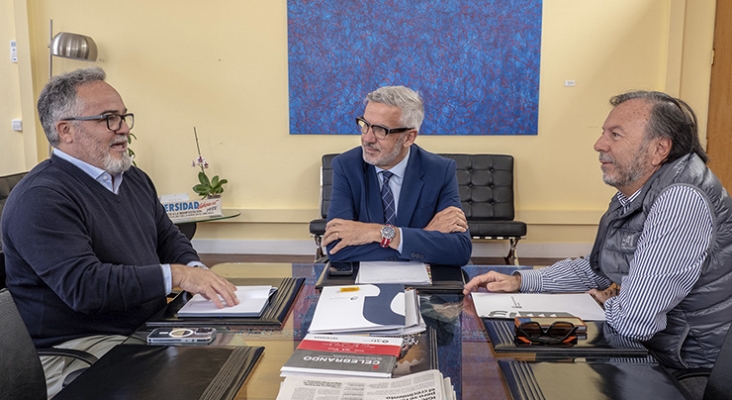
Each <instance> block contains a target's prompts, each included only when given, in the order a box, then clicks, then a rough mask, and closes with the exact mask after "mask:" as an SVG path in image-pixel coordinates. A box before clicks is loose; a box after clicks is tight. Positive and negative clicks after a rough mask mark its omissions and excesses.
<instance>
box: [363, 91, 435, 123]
mask: <svg viewBox="0 0 732 400" xmlns="http://www.w3.org/2000/svg"><path fill="white" fill-rule="evenodd" d="M370 101H373V102H375V103H381V104H386V105H389V106H394V107H398V108H399V109H400V110H402V116H401V121H400V123H401V124H402V126H404V127H405V128H414V129H416V130H419V127H420V126H422V121H423V120H424V104H423V103H422V98H421V97H420V96H419V93H417V92H415V91H414V90H412V89H410V88H408V87H405V86H382V87H380V88H378V89H376V90H374V91H373V92H371V93H369V94H368V95H367V96H366V99H364V101H363V102H364V103H365V104H368V103H369V102H370Z"/></svg>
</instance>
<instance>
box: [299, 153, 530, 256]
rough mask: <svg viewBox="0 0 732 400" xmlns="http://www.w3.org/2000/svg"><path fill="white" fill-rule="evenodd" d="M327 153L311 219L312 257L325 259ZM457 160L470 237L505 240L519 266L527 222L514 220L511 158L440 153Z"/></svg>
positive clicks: (329, 187)
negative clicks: (317, 209) (316, 210)
mask: <svg viewBox="0 0 732 400" xmlns="http://www.w3.org/2000/svg"><path fill="white" fill-rule="evenodd" d="M337 155H338V154H326V155H324V156H323V159H322V167H321V178H320V179H321V185H320V186H321V191H320V193H321V201H320V215H321V218H319V219H315V220H312V221H311V222H310V233H311V234H312V235H313V237H314V238H315V245H316V250H315V260H316V261H318V262H324V261H325V260H326V259H327V256H326V255H325V254H324V253H323V250H322V238H323V234H325V224H326V218H327V216H328V206H329V205H330V196H331V193H332V192H333V167H332V162H333V158H334V157H335V156H337ZM440 155H441V156H443V157H447V158H452V159H453V160H455V162H456V163H457V180H458V189H459V190H460V201H461V203H462V208H463V212H465V216H466V217H467V219H468V226H469V227H470V235H471V236H472V238H473V239H493V240H508V241H509V245H510V247H509V251H508V255H507V256H506V257H505V260H506V263H507V264H511V263H514V264H516V265H518V255H517V253H516V245H517V244H518V241H519V240H520V239H521V238H522V237H524V236H526V224H525V223H524V222H521V221H514V205H513V203H514V197H513V157H512V156H509V155H501V154H440Z"/></svg>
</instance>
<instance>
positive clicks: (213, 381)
mask: <svg viewBox="0 0 732 400" xmlns="http://www.w3.org/2000/svg"><path fill="white" fill-rule="evenodd" d="M263 350H264V347H248V346H241V347H216V346H203V347H202V346H146V345H135V344H122V345H118V346H115V347H114V348H112V350H110V351H109V352H108V353H107V354H105V355H104V356H102V358H100V359H99V361H97V362H96V363H94V364H92V365H91V366H90V367H89V368H88V369H87V370H86V371H84V372H83V373H82V374H81V375H79V376H78V377H77V378H76V379H74V380H73V381H72V382H71V384H69V386H67V387H65V388H64V389H63V390H62V391H61V392H60V393H59V394H58V395H56V396H55V397H54V399H55V400H67V399H69V400H70V399H73V400H81V399H107V400H115V399H120V400H122V399H124V400H128V399H176V400H199V399H205V400H225V399H233V398H234V397H235V396H236V394H237V392H238V391H239V389H240V388H241V385H242V384H243V383H244V381H245V380H246V377H247V375H248V374H249V373H250V372H251V370H252V368H253V367H254V365H255V363H256V362H257V360H258V359H259V356H260V355H261V354H262V351H263Z"/></svg>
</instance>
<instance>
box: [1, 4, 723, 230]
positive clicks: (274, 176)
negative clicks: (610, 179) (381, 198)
mask: <svg viewBox="0 0 732 400" xmlns="http://www.w3.org/2000/svg"><path fill="white" fill-rule="evenodd" d="M286 3H287V2H286V1H284V0H280V1H274V0H247V1H241V0H214V1H209V2H202V1H199V0H180V1H170V0H168V1H150V0H129V1H124V2H107V1H98V0H65V1H63V2H60V1H52V0H33V1H30V0H25V1H23V0H14V1H13V3H12V5H10V4H9V0H6V1H5V2H4V3H3V6H2V7H3V8H2V9H0V11H2V15H3V16H2V17H0V18H2V22H3V24H4V25H3V27H2V28H0V38H2V39H3V40H2V41H1V42H2V43H7V40H5V39H8V37H10V38H12V35H13V28H12V27H7V26H6V23H8V24H12V23H13V21H12V20H10V18H9V17H8V16H7V15H10V14H11V12H12V14H13V15H15V21H14V23H15V31H16V32H15V33H16V34H17V35H19V36H23V35H25V36H27V37H28V39H27V40H28V43H27V46H28V48H29V51H30V57H28V54H25V55H23V56H24V57H25V58H24V59H22V60H21V62H20V63H19V64H12V65H10V67H8V64H9V63H8V62H5V63H2V62H0V72H2V74H1V76H2V77H0V82H2V85H3V88H5V87H6V86H12V87H15V88H16V89H14V90H16V93H15V94H13V93H10V94H8V93H5V90H3V93H2V94H0V96H1V97H0V100H2V101H3V107H2V111H0V117H2V118H3V120H2V121H0V138H2V146H3V147H2V149H1V150H0V151H1V152H2V157H0V159H4V158H5V157H6V153H8V152H9V150H6V146H5V143H6V138H7V137H9V136H11V135H12V134H13V133H11V132H9V131H10V123H9V121H7V123H6V120H5V119H6V118H9V116H8V114H10V116H13V117H16V116H15V115H16V114H17V113H18V111H17V110H19V109H20V108H21V106H20V105H18V104H17V102H18V101H19V100H18V98H19V97H20V98H21V100H20V101H21V103H23V104H25V107H23V119H24V120H25V125H26V131H25V132H24V137H25V139H24V144H23V145H22V146H23V147H24V148H27V147H28V143H30V141H31V140H32V139H31V138H34V137H35V135H41V134H42V131H41V128H40V126H39V125H38V124H36V126H35V127H34V126H32V124H31V121H33V120H37V117H36V116H35V115H32V114H30V113H31V111H30V109H29V106H28V105H29V104H31V103H29V102H28V100H27V99H28V98H29V97H32V98H36V97H37V94H38V92H39V91H40V89H41V88H42V86H43V84H44V83H45V82H46V80H47V77H48V49H47V44H48V35H49V34H48V21H49V19H53V20H54V30H55V31H56V32H58V31H67V32H74V33H81V34H85V35H88V36H91V37H93V38H94V40H95V41H96V42H97V45H98V46H99V60H98V61H97V62H96V64H95V65H99V66H101V67H103V68H104V69H105V70H106V71H107V74H108V82H109V83H111V84H112V85H113V86H115V87H116V88H117V89H118V90H119V92H120V93H121V94H122V96H123V98H124V100H125V102H126V104H127V107H128V108H129V110H130V111H131V112H134V113H135V117H136V122H135V123H136V125H135V129H134V133H135V134H136V135H137V137H138V140H137V141H135V142H134V143H133V145H132V147H133V149H134V150H135V151H136V153H137V155H138V159H137V164H138V166H140V167H141V168H142V169H144V170H145V171H146V172H148V173H149V174H150V176H151V177H152V178H153V180H154V181H155V183H156V185H157V187H158V190H159V192H160V193H177V192H183V191H190V187H191V186H192V185H193V184H194V183H195V181H196V171H195V170H194V169H192V168H191V167H190V162H191V160H192V159H193V158H194V157H195V156H196V148H195V142H194V138H193V127H194V126H195V127H196V128H197V130H198V132H199V137H200V139H201V150H202V152H203V154H204V156H205V157H206V158H207V159H208V160H209V162H210V163H211V165H212V167H211V170H210V172H212V173H213V174H220V175H222V176H224V177H226V178H227V179H228V180H229V182H230V183H229V184H228V185H227V187H226V193H225V197H224V207H226V208H236V209H240V210H242V216H241V217H239V218H238V219H235V220H230V221H229V222H226V223H216V224H203V225H200V227H199V231H198V233H197V235H196V238H202V239H206V238H210V239H222V240H224V239H227V240H237V239H242V240H248V239H254V240H256V239H262V240H269V239H272V240H273V239H288V240H308V239H309V233H308V229H307V222H308V221H309V220H310V219H312V218H316V217H317V216H318V182H319V178H318V176H319V175H318V174H319V173H318V168H319V164H320V156H321V155H322V154H324V153H330V152H341V151H344V150H346V149H349V148H351V147H353V146H356V145H358V142H359V139H358V137H357V136H306V135H292V136H291V135H289V134H288V94H287V89H288V86H287V85H288V82H287V4H286ZM714 6H715V2H714V0H693V1H688V0H687V1H685V0H616V1H610V2H609V1H600V0H588V1H575V0H544V20H543V27H542V28H543V34H542V59H541V84H540V85H541V86H540V105H539V110H540V113H539V134H538V135H537V136H531V137H500V136H498V137H494V136H486V137H474V136H471V137H427V136H422V137H419V138H418V139H417V142H418V143H419V144H420V145H421V146H423V147H424V148H426V149H428V150H430V151H433V152H456V153H461V152H462V153H508V154H512V155H514V156H515V158H516V184H517V186H516V204H517V209H518V210H517V212H518V218H519V219H521V220H524V221H525V222H527V223H529V231H528V236H527V238H526V240H525V241H524V242H527V243H532V242H533V243H576V242H584V243H589V242H591V241H592V239H593V236H594V230H595V227H596V223H597V221H598V219H599V217H600V215H601V214H602V212H603V211H604V209H605V207H606V206H607V203H608V201H609V198H610V196H612V194H613V193H614V191H613V190H612V189H611V188H609V187H607V186H605V185H604V184H603V183H602V181H601V172H600V168H599V164H598V162H597V155H596V153H595V152H594V151H593V150H592V145H593V143H594V141H595V139H596V138H597V137H598V135H599V133H600V127H601V125H602V123H603V121H604V118H605V116H606V115H607V112H608V111H609V105H608V99H609V98H610V97H611V96H612V95H615V94H617V93H620V92H623V91H626V90H630V89H654V90H663V91H667V92H669V93H671V94H674V95H679V96H681V97H683V98H684V99H686V100H688V101H689V102H690V103H691V105H692V106H693V107H694V108H695V109H696V110H697V111H698V113H699V116H700V120H701V122H702V123H703V124H702V131H705V129H704V126H705V121H706V109H707V99H708V93H709V90H708V86H709V69H710V66H709V61H710V57H711V48H712V37H713V26H714ZM9 8H10V10H9V11H11V12H7V13H6V12H5V11H8V9H9ZM88 65H91V64H89V63H85V62H80V61H74V60H66V59H60V58H55V59H54V73H59V72H62V71H68V70H72V69H75V68H78V67H82V66H88ZM17 68H20V72H19V73H18V72H14V73H13V69H17ZM6 70H9V71H10V73H9V74H7V75H6V73H5V72H6ZM25 77H28V80H29V81H32V89H31V88H30V87H28V88H25V86H24V82H26V81H24V79H25ZM358 78H359V77H358V76H351V75H349V72H348V71H343V76H342V79H343V81H344V82H348V81H356V80H358ZM566 79H574V80H575V81H576V86H575V87H564V81H565V80H566ZM19 81H20V83H19ZM17 87H20V88H21V89H20V90H21V94H20V95H18V94H17V90H18V89H17ZM31 91H32V93H31ZM364 95H365V93H364ZM5 104H9V105H10V107H9V108H8V107H6V106H5ZM8 109H10V110H11V111H8ZM427 118H429V115H427ZM40 137H41V136H39V138H40ZM33 145H34V146H35V150H36V154H39V155H43V154H45V151H46V142H45V140H43V139H39V140H38V144H35V143H33ZM14 146H15V147H16V148H17V147H19V145H18V144H17V143H15V144H14ZM26 154H28V152H27V151H26ZM28 158H29V156H26V158H25V159H23V160H14V161H4V160H3V161H0V174H2V173H5V172H13V170H14V169H23V168H22V167H23V166H24V165H25V164H30V165H33V164H35V162H37V161H38V160H30V161H29V160H28ZM30 158H32V157H30ZM18 166H20V167H21V168H18Z"/></svg>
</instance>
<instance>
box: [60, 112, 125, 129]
mask: <svg viewBox="0 0 732 400" xmlns="http://www.w3.org/2000/svg"><path fill="white" fill-rule="evenodd" d="M103 119H105V120H107V129H109V130H110V131H112V132H117V131H118V130H120V129H122V121H124V122H125V123H126V124H127V126H128V127H129V128H130V129H132V127H133V126H135V114H132V113H129V114H102V115H92V116H91V117H71V118H64V119H62V120H61V121H101V120H103Z"/></svg>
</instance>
